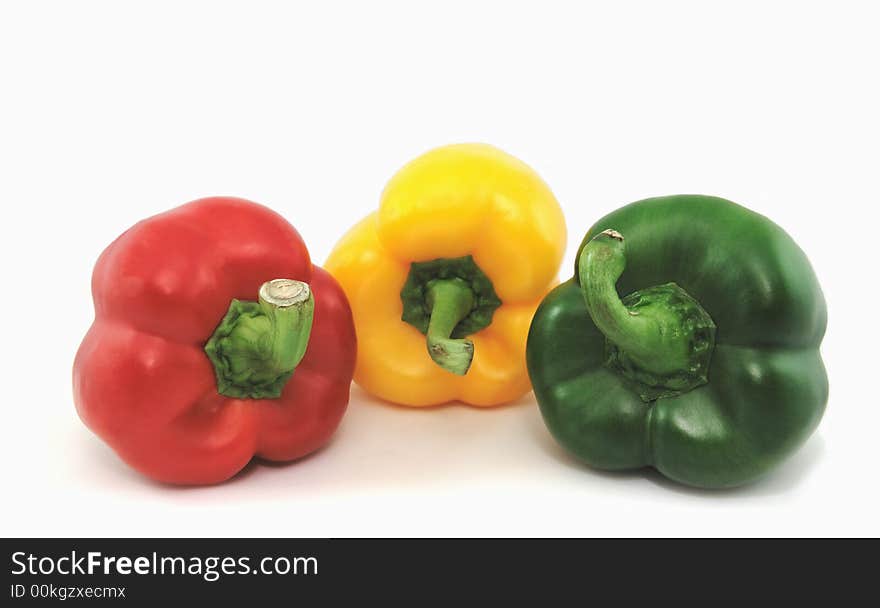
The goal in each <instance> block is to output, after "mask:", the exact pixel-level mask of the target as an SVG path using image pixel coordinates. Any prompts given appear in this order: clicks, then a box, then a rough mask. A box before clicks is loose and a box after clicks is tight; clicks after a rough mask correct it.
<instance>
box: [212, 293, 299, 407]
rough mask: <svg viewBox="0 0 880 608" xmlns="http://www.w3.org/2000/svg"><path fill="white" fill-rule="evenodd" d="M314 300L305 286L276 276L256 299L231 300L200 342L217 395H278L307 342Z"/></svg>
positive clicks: (245, 396)
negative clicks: (211, 332)
mask: <svg viewBox="0 0 880 608" xmlns="http://www.w3.org/2000/svg"><path fill="white" fill-rule="evenodd" d="M314 313H315V300H314V298H313V297H312V292H311V289H309V286H308V284H306V283H303V282H301V281H294V280H292V279H275V280H272V281H269V282H267V283H263V285H262V286H261V287H260V293H259V301H258V302H242V301H240V300H233V301H232V303H231V304H230V306H229V311H228V312H227V313H226V316H225V317H224V318H223V320H222V321H221V322H220V325H219V326H218V327H217V329H216V330H215V331H214V335H213V336H211V339H210V340H208V343H207V344H206V345H205V352H206V353H207V355H208V358H209V359H210V360H211V363H213V364H214V371H215V375H216V377H217V390H218V392H219V393H221V394H223V395H226V396H229V397H237V398H252V399H265V398H277V397H280V396H281V391H282V389H283V388H284V385H285V384H286V383H287V381H288V380H289V379H290V376H291V375H292V374H293V371H294V369H295V368H296V366H297V365H299V363H300V361H302V358H303V356H304V355H305V352H306V348H307V347H308V343H309V336H310V334H311V330H312V321H313V319H314Z"/></svg>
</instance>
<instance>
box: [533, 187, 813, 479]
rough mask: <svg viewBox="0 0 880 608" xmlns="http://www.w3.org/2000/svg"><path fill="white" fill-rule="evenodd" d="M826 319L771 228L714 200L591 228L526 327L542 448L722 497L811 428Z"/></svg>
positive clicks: (655, 206) (646, 203) (678, 202)
mask: <svg viewBox="0 0 880 608" xmlns="http://www.w3.org/2000/svg"><path fill="white" fill-rule="evenodd" d="M618 293H620V294H624V296H625V297H623V299H622V300H621V298H620V297H619V296H618ZM826 319H827V313H826V307H825V300H824V297H823V296H822V291H821V289H820V288H819V284H818V282H817V280H816V277H815V275H814V273H813V270H812V268H811V267H810V263H809V262H808V261H807V258H806V257H805V255H804V253H803V252H802V251H801V249H800V248H799V247H798V246H797V245H796V244H795V242H794V241H793V240H792V239H791V237H789V236H788V235H787V234H786V233H785V232H784V231H783V230H782V229H781V228H779V227H778V226H777V225H776V224H774V223H773V222H771V221H770V220H768V219H767V218H765V217H763V216H761V215H758V214H757V213H754V212H752V211H749V210H748V209H745V208H744V207H741V206H739V205H737V204H735V203H732V202H730V201H727V200H724V199H721V198H715V197H709V196H696V195H683V196H669V197H663V198H652V199H647V200H643V201H639V202H636V203H632V204H630V205H627V206H626V207H623V208H621V209H618V210H617V211H614V212H613V213H611V214H609V215H607V216H605V217H604V218H602V219H601V220H599V221H598V222H597V223H596V224H595V225H594V226H593V227H592V228H591V229H590V230H589V232H588V233H587V235H586V237H585V238H584V241H583V242H582V243H581V246H580V248H579V250H578V255H577V261H576V263H575V275H574V277H573V278H572V279H570V280H569V281H567V282H565V283H563V284H561V285H559V286H558V287H557V288H556V289H554V290H553V291H552V292H550V293H549V294H548V295H547V297H546V298H545V299H544V301H543V303H542V304H541V306H540V307H539V308H538V310H537V312H536V313H535V317H534V320H533V321H532V326H531V329H530V332H529V339H528V347H527V362H528V369H529V375H530V377H531V380H532V384H533V386H534V389H535V395H536V397H537V399H538V403H539V405H540V408H541V414H542V415H543V418H544V421H545V423H546V424H547V427H548V429H549V430H550V432H551V434H552V435H553V436H554V437H555V438H556V440H557V441H558V442H559V443H560V444H561V445H562V446H563V447H565V448H566V449H567V450H568V451H569V452H571V453H573V454H574V455H575V456H577V457H578V458H580V459H582V460H583V461H585V462H586V463H587V464H589V465H591V466H593V467H596V468H600V469H610V470H621V469H633V468H640V467H645V466H652V467H654V468H656V469H657V470H659V471H660V472H661V473H662V474H663V475H666V476H667V477H669V478H671V479H674V480H677V481H679V482H682V483H685V484H688V485H692V486H697V487H705V488H724V487H731V486H736V485H740V484H743V483H746V482H748V481H751V480H753V479H755V478H757V477H759V476H760V475H762V474H764V473H766V472H767V471H769V470H770V469H771V468H773V467H774V466H775V465H777V464H779V463H780V462H781V461H782V460H783V459H785V458H786V457H787V456H789V455H790V454H791V453H792V452H794V451H795V450H796V449H797V448H798V447H799V446H800V445H801V444H802V443H803V442H804V441H805V440H806V439H807V437H809V435H810V434H811V433H812V431H813V430H814V429H815V428H816V426H817V425H818V423H819V420H820V419H821V417H822V414H823V412H824V410H825V403H826V401H827V399H828V379H827V376H826V374H825V368H824V366H823V364H822V359H821V357H820V355H819V345H820V343H821V341H822V337H823V335H824V333H825V324H826Z"/></svg>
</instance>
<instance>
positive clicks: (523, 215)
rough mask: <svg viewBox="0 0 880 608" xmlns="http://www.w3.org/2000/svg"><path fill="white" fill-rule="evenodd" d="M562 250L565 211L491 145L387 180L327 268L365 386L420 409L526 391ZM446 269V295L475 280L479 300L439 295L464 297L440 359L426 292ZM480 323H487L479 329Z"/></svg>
mask: <svg viewBox="0 0 880 608" xmlns="http://www.w3.org/2000/svg"><path fill="white" fill-rule="evenodd" d="M564 248H565V223H564V219H563V216H562V212H561V210H560V208H559V205H558V203H557V202H556V199H555V198H554V196H553V193H552V192H551V191H550V189H549V188H548V187H547V185H546V184H545V183H544V182H543V181H542V180H541V178H540V177H539V176H538V175H537V174H536V173H535V172H534V171H533V170H532V169H531V168H530V167H528V166H527V165H525V164H524V163H522V162H521V161H519V160H517V159H515V158H513V157H512V156H510V155H508V154H505V153H504V152H502V151H500V150H498V149H497V148H494V147H492V146H488V145H482V144H461V145H452V146H446V147H442V148H437V149H435V150H432V151H430V152H428V153H426V154H424V155H422V156H420V157H419V158H417V159H415V160H413V161H412V162H410V163H409V164H408V165H406V166H405V167H403V168H402V169H401V170H400V171H399V172H398V173H397V174H396V175H395V176H394V177H393V178H392V179H391V181H390V182H389V183H388V185H387V186H386V188H385V190H384V192H383V194H382V197H381V201H380V205H379V210H378V212H376V213H373V214H372V215H370V216H368V217H367V218H366V219H364V220H362V221H361V222H360V223H359V224H357V225H356V226H355V227H354V228H352V229H351V230H350V231H349V232H348V233H347V234H346V235H345V236H344V237H343V238H342V239H341V240H340V242H339V243H338V244H337V245H336V247H335V249H334V250H333V252H332V253H331V254H330V257H329V259H328V260H327V263H326V268H327V270H328V271H329V272H330V273H331V274H333V276H334V277H335V278H336V279H337V280H338V281H339V283H340V284H341V285H342V287H343V289H344V290H345V292H346V294H347V296H348V298H349V301H350V302H351V305H352V310H353V311H354V320H355V326H356V328H357V334H358V346H359V351H358V360H357V366H356V369H355V376H354V377H355V381H356V382H357V383H358V384H360V385H361V386H362V387H363V388H364V389H366V390H367V391H368V392H370V393H372V394H374V395H377V396H379V397H381V398H383V399H385V400H388V401H392V402H395V403H398V404H403V405H410V406H429V405H436V404H441V403H445V402H449V401H454V400H459V401H462V402H465V403H468V404H471V405H477V406H492V405H497V404H500V403H504V402H508V401H512V400H514V399H516V398H518V397H520V396H521V395H523V394H525V393H526V392H528V390H529V388H530V385H529V380H528V373H527V371H526V366H525V341H526V336H527V333H528V327H529V323H530V321H531V318H532V315H533V314H534V311H535V309H536V308H537V306H538V303H539V302H540V300H541V298H542V297H543V296H544V295H545V294H546V293H547V291H548V290H549V289H550V287H551V286H552V285H553V284H554V283H555V280H556V274H557V272H558V268H559V264H560V262H561V259H562V255H563V252H564ZM467 256H471V258H470V259H468V258H467ZM435 261H436V263H435ZM474 266H476V268H477V269H478V271H479V272H477V271H475V270H474ZM438 268H442V269H443V271H444V272H445V274H444V276H443V277H442V278H445V279H447V280H446V281H445V282H444V283H443V287H444V288H446V289H448V290H450V291H453V292H454V291H455V290H457V289H458V288H459V287H462V286H464V287H465V288H466V287H467V286H470V287H474V285H476V286H477V287H476V288H475V289H476V292H477V293H476V296H477V297H476V298H475V299H473V300H471V299H468V298H463V299H455V298H456V296H455V295H454V294H452V295H451V294H450V293H445V294H443V295H438V296H437V298H436V299H435V300H440V299H442V298H443V297H448V298H450V299H455V302H456V306H455V307H450V308H449V309H447V310H446V312H447V313H448V316H446V317H445V318H444V319H443V322H442V323H437V327H435V328H434V329H436V332H435V333H436V335H435V336H434V338H433V345H434V346H433V347H434V348H437V349H439V352H440V356H438V357H437V358H436V359H432V357H434V354H429V350H430V348H432V336H431V330H430V329H426V328H427V325H428V317H429V316H431V315H432V314H433V312H432V311H433V310H436V305H434V300H431V299H430V298H429V297H427V295H425V294H424V293H423V292H422V291H421V287H419V285H422V286H423V287H425V292H427V291H428V289H427V287H426V286H428V285H430V284H431V277H432V273H434V272H440V271H439V270H438ZM441 274H442V273H441ZM416 275H418V277H417V276H416ZM477 275H480V278H479V279H477V278H475V277H476V276H477ZM408 277H409V278H408ZM457 277H464V278H463V279H462V280H461V281H457V280H456V278H457ZM411 279H414V280H411ZM415 279H417V280H415ZM419 281H421V283H420V282H419ZM414 285H415V286H414ZM490 285H491V287H492V288H494V297H495V299H493V294H491V293H489V292H490V291H491V289H490V288H489V286H490ZM464 291H467V289H464ZM423 296H424V298H423V301H422V300H419V298H422V297H423ZM484 296H485V297H484ZM404 299H407V302H408V303H407V306H408V307H409V306H410V302H411V301H415V302H419V301H421V302H422V306H423V309H422V308H420V306H419V305H418V304H415V305H412V306H411V308H408V309H407V311H405V306H404V302H403V300H404ZM481 302H482V303H484V304H486V306H485V308H480V306H481ZM499 304H500V305H499ZM432 305H434V306H435V307H434V308H432ZM469 311H471V312H469ZM410 313H411V314H410ZM462 315H464V317H463V319H459V318H460V317H462ZM468 315H470V316H468ZM404 316H406V317H407V318H408V319H410V321H404V320H402V319H403V317H404ZM435 316H436V315H435ZM413 317H416V320H412V318H413ZM473 317H480V319H478V320H479V321H480V322H481V323H487V325H486V326H485V327H483V328H481V329H478V330H476V331H472V329H473V327H471V326H469V325H468V324H469V323H471V321H474V320H475V319H474V318H473ZM435 320H436V319H435ZM456 320H459V323H457V324H456V323H455V321H456ZM419 322H421V324H422V326H421V328H417V327H415V326H414V324H418V323H419ZM440 326H442V327H440ZM475 326H476V327H478V326H479V324H476V325H475ZM453 327H454V329H453V331H452V332H451V339H449V340H444V338H445V337H449V335H450V332H449V331H448V330H449V329H451V328H453ZM423 332H425V333H423ZM426 334H427V337H428V339H427V342H428V348H426ZM468 343H470V344H468ZM453 351H454V352H453ZM470 355H472V361H470V362H469V363H470V367H469V369H468V368H467V365H468V361H467V360H466V359H467V356H470ZM444 356H446V357H448V358H449V359H452V358H455V357H459V359H456V360H455V361H454V362H449V364H448V365H447V369H444V367H442V366H441V365H440V364H439V363H438V362H439V361H442V360H443V357H444ZM450 369H453V370H454V371H453V372H450V371H449V370H450Z"/></svg>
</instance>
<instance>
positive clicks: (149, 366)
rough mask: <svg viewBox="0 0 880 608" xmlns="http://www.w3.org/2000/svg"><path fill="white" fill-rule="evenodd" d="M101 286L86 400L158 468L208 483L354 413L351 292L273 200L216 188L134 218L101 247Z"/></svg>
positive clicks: (80, 362) (290, 452)
mask: <svg viewBox="0 0 880 608" xmlns="http://www.w3.org/2000/svg"><path fill="white" fill-rule="evenodd" d="M272 279H291V280H285V281H272V282H270V283H267V282H268V281H271V280H272ZM258 294H259V300H258ZM92 295H93V298H94V302H95V322H94V324H93V325H92V327H91V329H89V332H88V334H87V335H86V337H85V339H84V340H83V343H82V345H81V346H80V348H79V351H78V353H77V355H76V360H75V362H74V367H73V387H74V400H75V402H76V408H77V411H78V412H79V415H80V417H81V418H82V420H83V421H84V422H85V424H86V425H87V426H88V427H89V428H90V429H92V431H94V432H95V433H96V434H97V435H99V436H100V437H101V438H102V439H104V441H106V442H107V443H108V444H109V445H110V446H111V447H112V448H113V449H114V450H116V452H117V453H118V454H119V455H120V456H121V457H122V459H123V460H125V461H126V462H127V463H128V464H130V465H131V466H132V467H134V468H135V469H137V470H139V471H140V472H142V473H144V474H145V475H147V476H149V477H152V478H153V479H156V480H159V481H164V482H170V483H179V484H210V483H216V482H220V481H223V480H225V479H228V478H229V477H231V476H233V475H234V474H235V473H237V472H238V471H239V470H241V468H242V467H244V466H245V465H246V464H247V463H248V462H249V461H250V460H251V458H252V457H254V456H257V457H260V458H264V459H267V460H274V461H288V460H294V459H296V458H300V457H302V456H305V455H306V454H308V453H310V452H313V451H314V450H316V449H318V448H319V447H321V446H322V445H324V444H325V443H326V442H327V441H328V440H329V438H330V436H331V435H332V434H333V432H334V430H335V429H336V427H337V426H338V424H339V422H340V420H341V418H342V415H343V413H344V412H345V408H346V406H347V404H348V398H349V388H350V383H351V378H352V374H353V372H354V363H355V350H356V342H355V333H354V324H353V322H352V316H351V309H350V308H349V305H348V301H347V300H346V298H345V295H344V294H343V292H342V290H341V289H340V287H339V285H338V284H337V283H336V281H335V280H334V279H333V278H332V277H331V276H330V275H329V274H327V273H326V272H325V271H324V270H322V269H321V268H318V267H316V266H313V265H312V263H311V261H310V259H309V254H308V251H307V250H306V247H305V244H304V243H303V241H302V239H301V238H300V236H299V234H298V233H297V232H296V230H295V229H294V228H293V227H292V226H291V225H290V224H289V223H287V222H286V221H285V220H284V219H283V218H282V217H281V216H279V215H277V214H276V213H274V212H273V211H270V210H269V209H267V208H265V207H263V206H260V205H257V204H256V203H252V202H249V201H246V200H242V199H235V198H206V199H201V200H198V201H194V202H191V203H188V204H186V205H183V206H181V207H178V208H176V209H173V210H171V211H168V212H166V213H163V214H160V215H157V216H154V217H152V218H149V219H146V220H144V221H142V222H140V223H138V224H136V225H135V226H133V227H132V228H131V229H129V230H128V231H126V232H125V233H124V234H123V235H122V236H120V237H119V238H118V239H116V240H115V241H114V242H113V243H112V244H111V245H110V246H109V247H108V248H107V249H106V250H105V251H104V252H103V253H102V254H101V257H100V258H99V259H98V262H97V264H96V265H95V270H94V274H93V276H92ZM254 300H258V301H254ZM303 351H304V352H303Z"/></svg>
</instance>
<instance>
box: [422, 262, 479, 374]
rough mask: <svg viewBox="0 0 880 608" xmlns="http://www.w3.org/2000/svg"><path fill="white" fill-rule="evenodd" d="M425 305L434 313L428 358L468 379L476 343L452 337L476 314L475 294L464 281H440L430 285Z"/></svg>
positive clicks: (428, 339)
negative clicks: (467, 317) (469, 315)
mask: <svg viewBox="0 0 880 608" xmlns="http://www.w3.org/2000/svg"><path fill="white" fill-rule="evenodd" d="M425 301H426V303H427V305H428V307H429V308H430V310H431V320H430V322H429V323H428V332H427V334H426V335H427V344H428V354H429V355H431V359H433V360H434V362H435V363H436V364H437V365H439V366H440V367H442V368H443V369H445V370H447V371H449V372H452V373H453V374H456V375H457V376H464V375H465V374H466V373H467V371H468V369H470V366H471V361H472V360H473V358H474V343H473V342H471V341H470V340H468V339H466V338H462V339H458V340H455V339H452V338H450V337H449V336H450V335H452V332H453V330H454V329H455V326H456V325H458V323H459V322H460V321H461V320H462V319H464V318H465V317H466V316H467V315H468V314H469V313H470V312H471V310H473V308H474V292H473V291H472V290H471V288H470V287H469V286H468V284H467V282H465V281H463V280H461V279H438V280H434V281H431V282H429V283H428V285H427V289H426V291H425Z"/></svg>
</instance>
